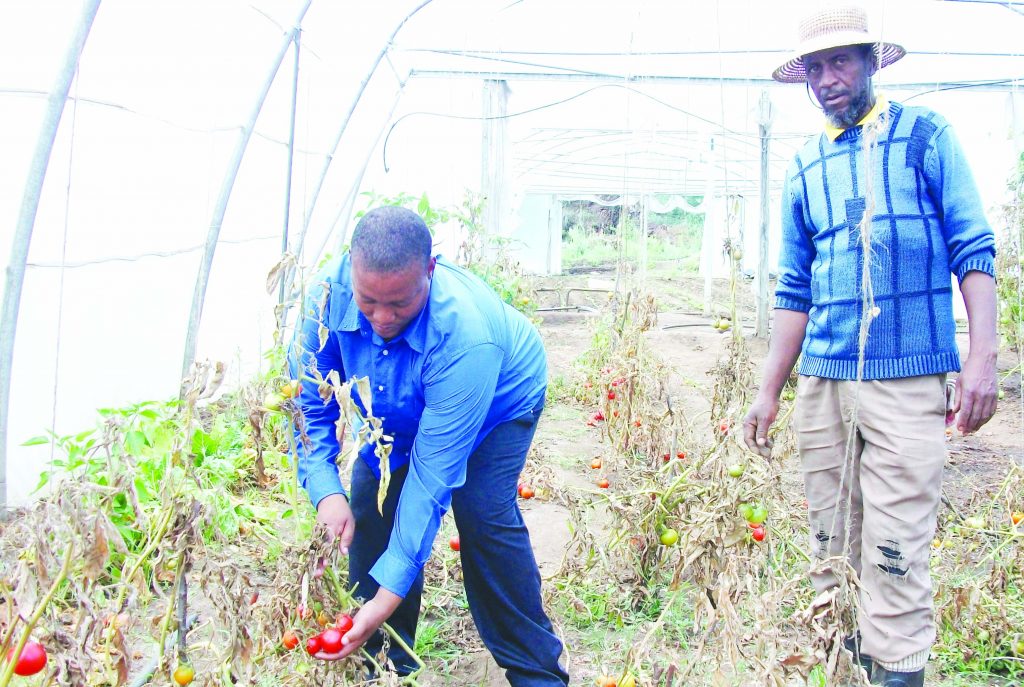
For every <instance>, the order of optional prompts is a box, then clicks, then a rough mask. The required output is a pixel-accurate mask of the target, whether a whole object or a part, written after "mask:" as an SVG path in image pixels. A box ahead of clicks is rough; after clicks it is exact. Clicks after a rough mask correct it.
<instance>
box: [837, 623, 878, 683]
mask: <svg viewBox="0 0 1024 687" xmlns="http://www.w3.org/2000/svg"><path fill="white" fill-rule="evenodd" d="M843 646H844V647H845V648H846V650H847V651H849V652H850V655H851V656H853V660H854V662H855V663H856V664H857V665H859V666H860V667H861V668H863V669H864V672H865V673H867V676H868V680H870V679H871V672H872V669H873V668H874V665H875V662H874V660H872V658H871V657H870V656H868V655H867V654H863V653H861V651H860V633H859V632H858V633H857V634H855V635H853V636H852V637H847V638H846V639H844V640H843Z"/></svg>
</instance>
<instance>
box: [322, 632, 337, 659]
mask: <svg viewBox="0 0 1024 687" xmlns="http://www.w3.org/2000/svg"><path fill="white" fill-rule="evenodd" d="M320 646H321V647H322V648H323V651H324V653H328V654H336V653H338V652H339V651H341V632H339V631H338V629H337V628H334V627H329V628H327V629H326V630H324V631H323V632H321V633H320Z"/></svg>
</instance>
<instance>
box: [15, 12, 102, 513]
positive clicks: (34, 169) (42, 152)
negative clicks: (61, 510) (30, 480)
mask: <svg viewBox="0 0 1024 687" xmlns="http://www.w3.org/2000/svg"><path fill="white" fill-rule="evenodd" d="M99 8H100V0H85V1H84V2H83V3H82V13H81V16H80V17H79V19H78V26H77V27H76V28H75V33H74V35H73V36H72V37H71V41H70V43H68V49H67V52H66V53H65V55H64V63H63V66H62V67H61V70H60V73H59V74H57V80H56V82H55V83H54V84H53V88H52V89H51V90H50V95H49V96H48V97H47V99H46V112H45V113H44V114H43V124H42V126H41V127H40V129H39V137H38V138H37V139H36V149H35V152H34V153H33V154H32V162H31V164H30V165H29V168H28V174H27V176H26V178H25V190H24V192H23V193H22V196H21V210H20V211H19V213H18V224H17V225H16V226H15V229H14V240H13V241H12V243H11V258H10V262H8V263H7V270H6V277H7V278H6V280H5V283H4V305H3V312H2V314H0V515H2V514H3V512H4V511H5V510H6V508H7V421H8V410H9V408H10V405H9V403H10V398H11V370H12V368H13V365H14V337H15V334H16V332H17V329H18V311H19V309H20V308H21V288H22V286H24V284H25V263H26V262H28V249H29V246H30V245H31V243H32V230H33V228H34V227H35V223H36V212H37V211H38V210H39V198H40V196H41V195H42V191H43V181H45V179H46V169H47V167H49V165H50V153H51V152H53V142H54V140H55V139H56V138H57V129H58V128H59V127H60V120H61V116H62V115H63V114H64V104H65V103H66V102H67V99H68V91H69V90H71V82H72V81H73V80H74V78H75V73H76V72H77V71H78V60H79V59H80V58H81V56H82V50H83V49H85V42H86V40H87V39H88V38H89V31H90V30H91V29H92V23H93V20H95V19H96V12H97V11H99Z"/></svg>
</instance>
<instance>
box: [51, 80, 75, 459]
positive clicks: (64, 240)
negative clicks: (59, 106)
mask: <svg viewBox="0 0 1024 687" xmlns="http://www.w3.org/2000/svg"><path fill="white" fill-rule="evenodd" d="M79 69H80V67H76V69H75V97H74V100H73V102H72V105H71V135H70V141H69V142H68V181H67V185H66V186H65V187H64V234H63V236H62V237H61V246H60V270H59V272H58V275H57V336H56V341H55V346H54V352H53V403H52V404H51V406H50V434H51V437H50V461H49V464H50V467H49V470H50V472H51V473H52V472H53V461H54V450H55V449H56V446H57V441H56V436H57V398H58V394H57V391H58V387H59V386H60V342H61V330H62V329H63V323H64V272H65V271H66V268H65V263H66V262H67V254H68V224H69V217H70V214H71V174H72V172H73V170H74V159H75V126H76V123H77V119H78V84H79V81H80V77H81V74H80V72H79Z"/></svg>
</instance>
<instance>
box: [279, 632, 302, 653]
mask: <svg viewBox="0 0 1024 687" xmlns="http://www.w3.org/2000/svg"><path fill="white" fill-rule="evenodd" d="M281 644H282V645H283V646H284V648H285V649H287V650H288V651H291V650H292V649H294V648H295V647H297V646H298V645H299V636H298V635H297V634H295V631H294V630H285V631H284V635H282V636H281Z"/></svg>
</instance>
